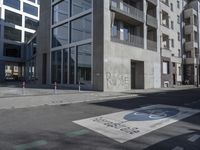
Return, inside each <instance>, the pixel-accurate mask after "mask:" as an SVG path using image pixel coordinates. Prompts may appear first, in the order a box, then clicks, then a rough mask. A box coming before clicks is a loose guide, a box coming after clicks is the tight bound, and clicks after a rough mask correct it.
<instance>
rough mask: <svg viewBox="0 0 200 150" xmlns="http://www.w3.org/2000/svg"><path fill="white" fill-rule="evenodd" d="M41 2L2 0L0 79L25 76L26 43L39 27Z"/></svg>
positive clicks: (14, 78)
mask: <svg viewBox="0 0 200 150" xmlns="http://www.w3.org/2000/svg"><path fill="white" fill-rule="evenodd" d="M39 3H40V1H39V0H0V19H1V20H0V70H1V71H0V81H5V80H12V81H14V80H20V79H22V78H24V76H25V70H24V67H25V52H24V43H26V42H28V41H29V40H30V38H31V37H32V36H33V34H34V33H35V31H36V30H37V28H38V25H39V16H40V14H39V12H40V11H39Z"/></svg>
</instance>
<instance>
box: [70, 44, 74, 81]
mask: <svg viewBox="0 0 200 150" xmlns="http://www.w3.org/2000/svg"><path fill="white" fill-rule="evenodd" d="M69 53H70V54H69V83H70V84H74V83H75V71H76V69H75V67H76V47H73V48H70V51H69Z"/></svg>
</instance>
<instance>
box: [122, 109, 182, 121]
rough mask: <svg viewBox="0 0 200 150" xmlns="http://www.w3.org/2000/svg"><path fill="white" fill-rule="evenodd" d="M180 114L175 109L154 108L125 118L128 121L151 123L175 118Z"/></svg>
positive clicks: (133, 113)
mask: <svg viewBox="0 0 200 150" xmlns="http://www.w3.org/2000/svg"><path fill="white" fill-rule="evenodd" d="M178 113H179V110H178V109H175V108H153V109H146V110H139V111H136V112H132V113H130V114H128V115H126V116H125V117H124V119H125V120H127V121H150V120H159V119H163V118H168V117H172V116H175V115H177V114H178Z"/></svg>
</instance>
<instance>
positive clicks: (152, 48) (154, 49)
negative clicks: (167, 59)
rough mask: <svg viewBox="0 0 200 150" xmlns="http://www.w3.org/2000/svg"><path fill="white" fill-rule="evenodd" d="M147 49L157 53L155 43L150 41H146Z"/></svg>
mask: <svg viewBox="0 0 200 150" xmlns="http://www.w3.org/2000/svg"><path fill="white" fill-rule="evenodd" d="M147 49H149V50H153V51H157V43H156V42H155V41H152V40H147Z"/></svg>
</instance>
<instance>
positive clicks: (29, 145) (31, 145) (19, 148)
mask: <svg viewBox="0 0 200 150" xmlns="http://www.w3.org/2000/svg"><path fill="white" fill-rule="evenodd" d="M46 144H47V141H45V140H39V141H34V142H32V143H26V144H21V145H16V146H15V147H14V149H15V150H27V149H30V148H37V147H40V146H44V145H46Z"/></svg>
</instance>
